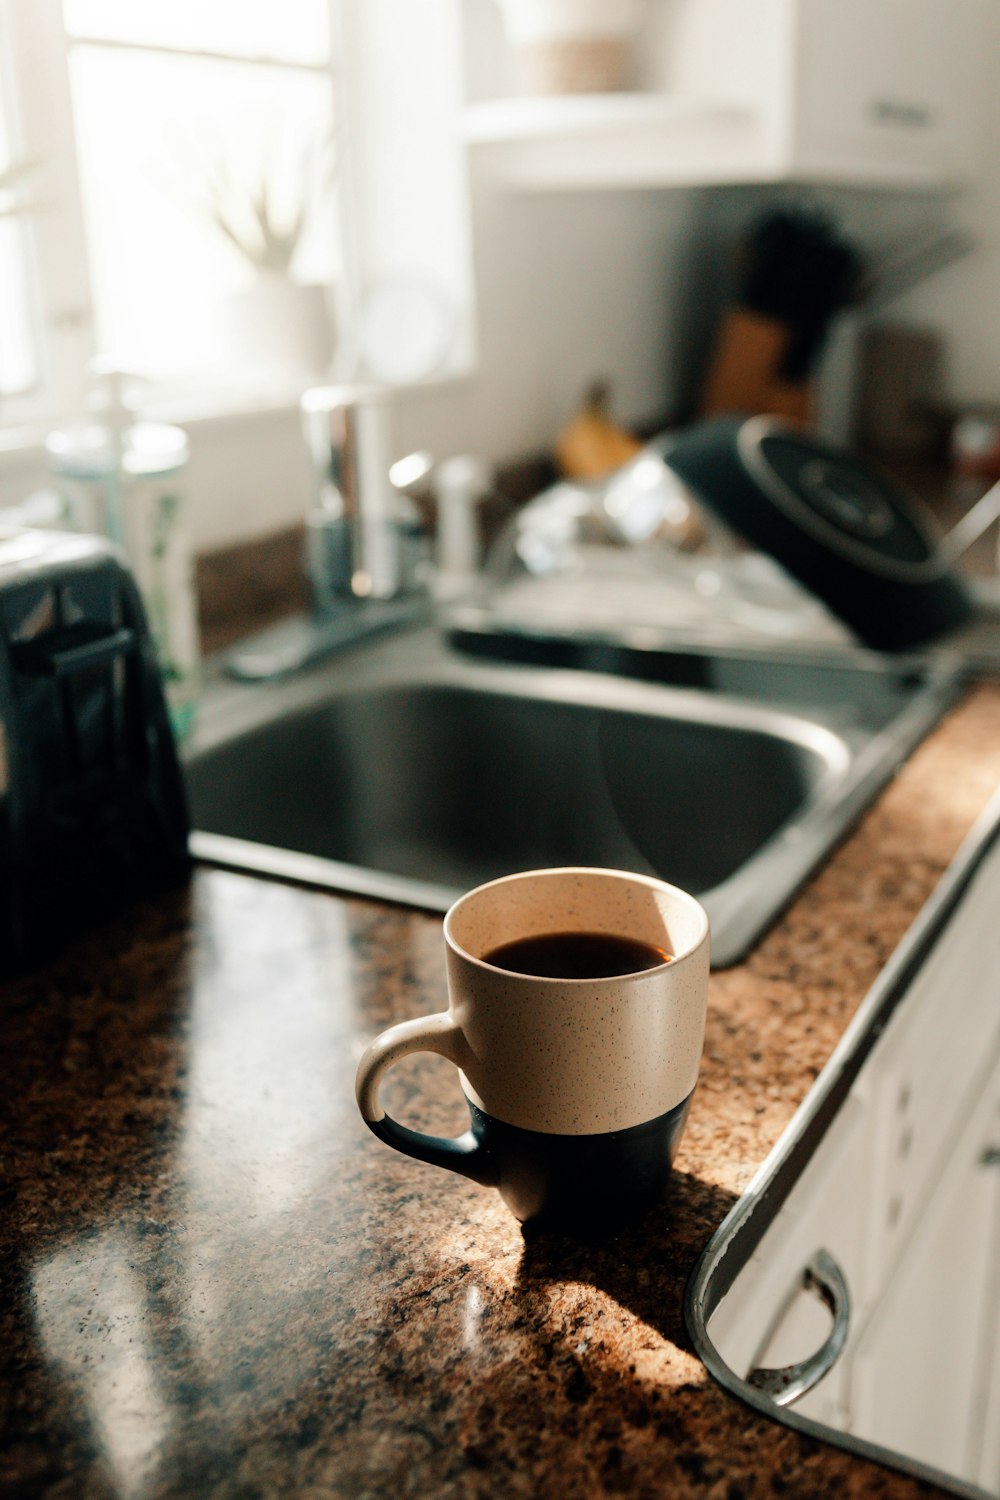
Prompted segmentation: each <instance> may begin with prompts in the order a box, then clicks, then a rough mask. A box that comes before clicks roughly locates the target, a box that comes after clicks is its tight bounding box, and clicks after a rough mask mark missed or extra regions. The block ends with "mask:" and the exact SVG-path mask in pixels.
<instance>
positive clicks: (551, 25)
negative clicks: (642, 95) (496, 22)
mask: <svg viewBox="0 0 1000 1500" xmlns="http://www.w3.org/2000/svg"><path fill="white" fill-rule="evenodd" d="M497 3H498V4H499V6H500V9H501V12H502V14H503V21H504V27H505V30H506V32H507V36H508V38H509V40H510V44H511V48H512V50H513V53H514V59H515V63H516V65H517V70H518V74H519V81H520V83H521V85H522V87H524V88H525V89H526V90H528V91H529V92H531V93H540V94H583V93H594V92H605V91H610V90H615V89H621V88H626V87H627V86H628V82H629V75H630V71H631V65H632V54H633V43H634V40H635V36H636V33H637V31H638V29H639V27H640V25H641V24H642V19H643V16H644V14H645V10H646V0H497Z"/></svg>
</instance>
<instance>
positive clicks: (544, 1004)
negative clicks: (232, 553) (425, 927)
mask: <svg viewBox="0 0 1000 1500" xmlns="http://www.w3.org/2000/svg"><path fill="white" fill-rule="evenodd" d="M444 938H445V959H446V962H447V966H448V995H449V1008H448V1010H447V1011H445V1012H442V1013H440V1014H438V1015H433V1016H417V1017H414V1018H412V1019H411V1020H408V1021H401V1022H399V1023H398V1024H397V1025H395V1026H393V1027H390V1029H389V1030H388V1031H386V1032H383V1033H382V1035H381V1036H380V1037H378V1038H377V1039H376V1040H375V1041H374V1042H372V1044H371V1046H370V1047H369V1048H368V1049H367V1051H366V1052H365V1054H364V1056H363V1057H362V1059H361V1062H360V1063H359V1065H358V1076H357V1081H356V1089H357V1098H358V1104H359V1106H360V1109H361V1113H362V1115H363V1117H364V1119H365V1121H366V1123H367V1124H368V1126H369V1128H370V1129H371V1130H372V1131H373V1132H374V1134H375V1135H377V1136H378V1137H379V1139H380V1140H382V1141H385V1143H386V1144H387V1145H389V1146H392V1147H394V1148H395V1150H397V1151H402V1152H404V1153H405V1154H406V1155H407V1156H413V1157H416V1159H417V1160H418V1161H425V1162H432V1163H434V1164H435V1165H437V1166H440V1167H446V1168H448V1169H449V1170H450V1171H452V1172H458V1173H461V1174H462V1175H463V1176H465V1177H471V1178H472V1179H473V1180H474V1181H475V1182H481V1183H483V1184H484V1185H486V1184H489V1185H491V1186H493V1187H496V1188H498V1189H499V1190H500V1193H501V1194H502V1196H503V1198H504V1200H505V1202H506V1203H507V1204H508V1206H509V1207H510V1209H511V1210H512V1212H513V1213H514V1214H515V1215H516V1217H517V1218H518V1219H520V1220H521V1221H522V1222H523V1223H525V1224H535V1225H537V1224H552V1225H558V1226H559V1227H560V1228H561V1229H564V1230H565V1229H568V1230H570V1231H572V1232H576V1231H578V1230H579V1231H582V1232H585V1233H588V1234H589V1233H591V1232H593V1231H594V1230H597V1231H598V1232H604V1231H605V1230H606V1229H608V1228H610V1227H612V1226H613V1225H614V1224H617V1223H621V1222H623V1221H625V1220H626V1219H629V1218H633V1217H634V1216H635V1215H636V1214H637V1213H641V1212H642V1211H643V1209H644V1208H647V1207H648V1206H649V1204H650V1203H653V1202H655V1200H656V1199H657V1198H658V1197H659V1196H660V1194H661V1193H662V1192H663V1189H664V1188H665V1186H666V1183H667V1181H668V1179H669V1177H670V1172H671V1166H672V1163H673V1158H674V1152H675V1151H676V1149H677V1143H678V1141H679V1140H680V1137H681V1132H682V1131H683V1129H684V1121H685V1119H686V1117H687V1112H688V1107H689V1105H690V1102H691V1095H692V1092H693V1090H694V1086H695V1083H696V1081H697V1077H698V1064H699V1060H700V1057H701V1048H702V1041H703V1037H704V1033H705V1002H706V998H707V993H708V966H709V934H708V920H707V918H706V916H705V913H704V911H703V910H702V908H701V906H700V905H699V904H698V902H697V901H696V900H695V899H694V897H693V896H689V895H687V894H686V893H685V892H684V891H679V890H677V889H676V888H675V887H674V886H670V885H667V884H666V883H665V882H664V881H662V880H656V879H655V878H653V877H652V876H646V875H631V874H628V873H627V872H625V871H622V870H596V869H585V868H579V867H572V868H568V869H562V870H530V871H524V872H523V873H522V874H519V875H507V876H504V877H503V878H502V879H500V880H494V881H490V882H489V883H488V884H487V885H483V886H479V887H478V888H477V889H476V890H474V891H470V892H469V893H468V894H467V895H465V896H462V897H461V898H460V899H459V900H458V901H456V903H455V905H454V906H453V907H452V908H451V910H450V911H449V913H448V915H447V916H446V918H445V923H444ZM421 1050H426V1051H431V1052H439V1053H441V1054H442V1055H443V1056H444V1057H447V1058H448V1059H449V1061H451V1062H453V1063H455V1064H456V1066H457V1067H458V1069H459V1077H460V1080H461V1085H462V1089H463V1092H464V1093H465V1097H466V1100H467V1101H468V1106H469V1129H468V1130H467V1131H466V1132H465V1133H464V1134H463V1135H459V1136H455V1137H454V1138H452V1139H448V1138H439V1137H437V1136H430V1135H424V1134H423V1133H422V1132H420V1131H418V1130H413V1129H411V1128H409V1127H408V1126H406V1125H403V1124H401V1123H399V1122H397V1121H396V1120H393V1119H391V1118H390V1116H389V1115H387V1114H386V1113H385V1110H384V1108H383V1106H382V1105H381V1103H380V1102H379V1086H380V1081H381V1079H382V1077H383V1075H384V1074H385V1072H386V1070H387V1069H388V1068H390V1067H392V1066H393V1064H394V1063H396V1062H397V1061H398V1060H399V1059H400V1058H402V1057H405V1056H406V1054H407V1053H409V1052H417V1051H421Z"/></svg>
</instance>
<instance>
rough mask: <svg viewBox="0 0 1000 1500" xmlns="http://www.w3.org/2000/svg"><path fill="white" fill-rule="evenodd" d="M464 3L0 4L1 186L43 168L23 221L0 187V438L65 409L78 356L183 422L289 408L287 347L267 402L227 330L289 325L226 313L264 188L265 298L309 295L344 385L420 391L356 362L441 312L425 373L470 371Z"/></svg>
mask: <svg viewBox="0 0 1000 1500" xmlns="http://www.w3.org/2000/svg"><path fill="white" fill-rule="evenodd" d="M458 5H459V0H419V4H414V3H413V0H0V172H2V169H3V164H4V162H17V161H20V160H21V159H24V158H28V159H32V160H34V161H35V162H37V163H38V169H37V174H36V176H34V177H32V178H31V181H30V186H31V189H32V192H33V193H34V194H35V198H36V201H35V202H34V203H33V205H32V207H31V211H30V212H29V213H27V214H21V215H11V216H7V217H5V216H4V214H3V209H4V204H5V200H4V197H3V179H2V177H0V340H2V345H3V347H2V351H0V401H2V404H0V422H2V423H3V424H4V425H5V426H10V425H16V424H17V423H18V422H22V421H24V422H30V421H32V419H37V422H38V424H39V425H41V424H42V423H50V422H51V421H52V420H53V419H54V418H57V417H62V416H63V415H66V414H70V413H73V412H77V411H79V410H80V409H81V407H82V404H83V399H84V393H85V387H86V369H87V365H88V362H89V361H90V360H91V359H92V358H93V357H94V356H95V355H100V356H101V357H103V358H105V359H110V360H111V361H113V362H114V363H116V364H118V365H120V366H123V367H125V368H129V369H135V370H137V371H139V372H140V373H143V374H146V375H147V376H149V377H151V378H152V379H153V381H154V383H155V387H156V394H157V395H159V396H161V397H165V398H169V397H170V396H171V395H180V396H182V398H183V400H182V403H181V406H182V408H183V410H184V411H186V412H190V411H191V410H192V409H193V408H192V404H191V403H190V401H189V398H190V397H191V396H192V394H194V395H195V396H196V397H197V396H198V395H199V393H200V394H201V395H202V396H203V397H204V401H203V402H202V403H201V404H202V405H203V408H204V410H205V412H206V414H208V413H210V411H211V410H212V408H213V405H215V404H216V403H215V398H217V397H219V398H221V400H219V401H218V405H221V406H222V407H223V408H226V409H230V410H232V409H234V408H235V409H237V410H238V409H240V408H241V407H243V406H246V407H247V408H249V407H251V406H252V405H253V400H254V392H256V393H257V394H258V395H260V394H263V395H264V396H265V398H266V399H271V398H273V397H277V398H278V399H284V400H293V399H294V394H295V391H296V388H297V385H300V382H297V380H296V379H294V378H291V376H290V374H289V372H290V370H291V369H292V367H293V360H291V359H288V358H285V356H286V355H287V350H284V349H283V350H282V351H281V354H282V358H283V360H284V363H283V364H282V363H281V362H280V361H279V362H278V363H276V364H275V365H274V366H273V367H272V372H273V371H277V372H278V373H277V376H276V378H275V380H274V382H273V384H272V385H270V386H268V385H267V383H266V382H264V384H263V388H262V375H263V369H262V367H258V366H257V365H255V362H254V359H253V358H250V359H248V358H247V354H246V348H245V341H243V340H242V339H241V338H240V337H239V336H238V335H239V332H240V330H243V331H245V330H246V329H247V328H256V327H258V326H259V327H264V326H265V325H268V324H269V326H270V327H271V328H272V330H277V329H286V330H287V329H288V328H289V327H290V326H291V320H290V319H289V318H288V317H287V316H286V314H285V312H284V310H281V309H279V310H275V307H274V306H273V305H272V307H271V311H270V313H268V312H266V311H265V312H263V313H261V312H260V311H259V306H260V304H259V303H258V314H257V321H256V322H255V315H254V314H253V313H248V312H247V311H246V310H245V302H244V301H243V300H242V299H244V298H245V297H246V296H248V295H250V294H251V293H258V292H261V291H262V282H263V281H264V280H266V279H267V278H264V277H261V276H260V275H259V274H258V271H259V267H258V266H256V265H255V264H254V263H253V262H254V261H255V255H254V254H253V253H251V254H250V255H249V256H248V255H247V254H246V253H244V252H243V251H242V250H241V249H240V248H239V247H238V245H237V244H236V243H235V242H234V240H235V241H239V242H240V243H241V244H242V245H244V246H246V245H251V246H256V249H257V250H261V249H262V237H261V224H260V214H259V211H258V209H257V208H255V206H254V205H255V200H260V197H261V194H262V193H263V194H264V196H265V198H266V205H267V209H266V212H267V229H266V235H269V236H270V239H269V247H270V248H269V255H268V256H262V257H261V258H262V259H263V260H264V261H267V260H268V259H269V258H270V260H272V261H274V262H275V263H277V264H281V263H282V261H283V257H285V256H286V254H287V252H288V248H289V244H290V243H291V241H290V240H289V239H288V236H287V231H288V230H289V227H290V226H293V225H294V224H296V222H297V221H298V218H299V216H300V214H301V215H302V216H303V229H302V233H301V234H300V235H298V236H295V237H294V245H293V248H294V254H293V255H292V256H291V262H290V275H289V277H286V278H282V277H280V276H278V277H271V278H270V288H271V293H276V292H277V291H279V290H281V289H282V288H287V283H288V280H292V281H295V282H297V283H299V284H304V285H306V286H311V287H312V288H313V290H315V289H317V288H323V289H326V294H327V295H326V300H327V302H328V303H332V304H333V313H334V316H333V320H332V321H333V325H334V327H335V329H336V333H337V358H338V365H337V378H348V379H349V378H352V377H353V376H355V375H356V376H357V377H358V378H362V379H366V378H367V379H374V378H385V379H393V378H398V379H399V380H400V381H401V382H402V383H405V382H406V380H407V379H408V378H420V375H419V374H418V375H416V376H412V375H408V374H406V373H404V374H403V375H399V376H393V375H384V376H382V377H380V376H379V374H378V372H377V370H376V369H375V368H374V367H369V368H366V366H365V363H364V357H363V345H364V334H363V330H364V328H365V327H366V326H370V327H373V328H375V330H376V334H378V332H379V329H380V326H381V325H380V324H379V322H378V316H381V317H382V320H383V322H384V315H385V310H386V308H389V309H390V310H391V313H392V319H393V330H392V331H393V337H394V341H395V344H398V343H399V342H400V337H401V335H400V334H399V328H400V326H401V318H402V320H403V321H405V319H406V318H407V317H408V318H409V322H410V324H411V325H412V324H413V323H414V320H415V318H416V316H417V313H421V314H425V313H426V309H427V308H428V307H431V308H432V309H434V310H435V311H437V312H439V313H440V316H439V324H440V327H439V328H438V329H437V330H436V332H437V333H439V334H440V337H439V338H438V342H437V344H436V345H435V350H436V349H437V348H438V347H440V348H441V349H442V350H443V351H444V353H442V354H441V355H440V358H438V355H437V354H436V353H435V354H434V358H435V359H438V364H437V366H436V367H435V368H434V370H433V371H427V372H425V373H427V375H428V376H430V375H433V376H434V377H437V376H444V377H448V376H450V375H452V374H455V373H458V372H461V371H462V370H465V369H468V367H469V363H470V360H471V347H472V344H471V326H472V320H471V306H472V296H471V287H472V276H471V255H470V248H469V226H468V206H467V198H466V185H465V175H464V167H463V162H462V158H461V148H460V146H459V143H458V139H457V135H456V132H455V130H454V115H455V111H456V109H457V107H458V101H459V94H460V86H459V44H458V38H459V10H458ZM4 48H5V49H6V54H7V58H8V65H7V66H4V60H3V49H4ZM342 58H343V59H345V60H346V61H345V64H344V65H343V66H342V65H341V59H342ZM4 112H5V113H4ZM219 219H224V220H225V221H226V222H225V224H224V225H221V224H220V223H219V222H218V220H219ZM279 283H280V285H279ZM414 289H416V290H414ZM331 292H332V295H330V294H331ZM311 305H312V306H316V305H317V304H316V302H315V300H314V301H313V303H312V304H311ZM400 305H402V306H403V309H404V312H403V314H402V315H400V314H399V313H398V309H399V307H400ZM372 307H374V309H375V312H374V313H373V314H371V315H370V316H369V318H368V325H366V323H365V315H366V310H367V311H369V312H370V310H371V308H372ZM376 315H378V316H376ZM359 330H362V332H361V333H359ZM417 332H418V333H420V332H421V330H420V329H418V330H417ZM410 333H411V336H412V335H413V329H412V326H411V328H410ZM414 337H415V336H414ZM376 341H377V340H376ZM277 342H278V343H279V344H280V343H281V339H280V338H279V339H277ZM417 342H420V343H422V346H423V347H428V346H429V344H430V342H431V341H430V340H429V339H428V338H426V337H423V336H422V337H421V339H419V340H417ZM382 343H383V344H384V338H383V339H382ZM297 347H298V346H296V348H297ZM383 352H384V351H383ZM393 352H394V353H395V352H396V350H395V346H394V350H393ZM310 353H311V354H313V355H314V354H315V353H316V351H315V348H313V349H311V350H310ZM264 363H266V361H264ZM390 363H391V362H390ZM403 364H404V365H405V361H404V362H403ZM396 365H397V367H398V366H399V361H398V360H397V361H396ZM313 368H314V366H313ZM304 371H305V366H304V365H303V366H302V367H301V368H300V369H299V370H298V373H299V374H301V373H303V372H304ZM311 372H312V371H311V370H310V372H309V373H311ZM282 392H283V396H282ZM244 396H245V397H247V398H248V399H246V400H244V399H243V398H244Z"/></svg>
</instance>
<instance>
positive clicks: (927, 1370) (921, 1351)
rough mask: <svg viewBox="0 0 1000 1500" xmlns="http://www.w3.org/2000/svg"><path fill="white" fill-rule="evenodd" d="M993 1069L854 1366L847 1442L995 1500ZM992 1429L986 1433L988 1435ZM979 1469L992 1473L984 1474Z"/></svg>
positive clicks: (999, 1123) (997, 1089)
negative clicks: (865, 1443)
mask: <svg viewBox="0 0 1000 1500" xmlns="http://www.w3.org/2000/svg"><path fill="white" fill-rule="evenodd" d="M998 1130H1000V1065H998V1066H996V1067H995V1068H994V1071H993V1076H992V1078H991V1079H990V1080H989V1083H988V1086H987V1087H986V1089H985V1090H984V1091H983V1093H982V1095H981V1097H980V1099H979V1101H978V1105H977V1108H976V1109H975V1111H974V1112H973V1115H972V1117H971V1119H970V1120H969V1121H968V1123H967V1125H966V1128H965V1129H964V1131H963V1132H962V1135H961V1138H960V1139H959V1141H958V1143H957V1145H956V1148H955V1150H954V1151H953V1153H952V1155H951V1159H950V1160H949V1162H948V1164H947V1170H946V1173H945V1175H944V1177H943V1179H942V1181H941V1182H940V1184H939V1186H938V1190H937V1191H936V1193H935V1194H934V1196H933V1198H932V1200H931V1202H930V1203H929V1205H928V1207H927V1208H926V1210H925V1211H924V1214H923V1215H922V1217H921V1221H920V1224H919V1226H918V1229H917V1231H916V1233H915V1234H914V1235H913V1237H912V1238H911V1239H910V1241H909V1242H908V1244H907V1246H906V1250H905V1252H904V1254H903V1256H902V1258H901V1260H900V1263H899V1266H898V1268H897V1270H896V1273H895V1274H894V1275H893V1277H892V1279H891V1280H890V1281H889V1282H888V1284H887V1285H886V1287H885V1289H884V1292H883V1295H882V1297H881V1298H880V1301H879V1304H878V1307H877V1308H876V1310H875V1312H874V1314H873V1316H872V1318H871V1320H870V1322H869V1324H868V1327H867V1328H865V1329H864V1331H863V1333H862V1335H861V1337H860V1338H859V1339H858V1341H857V1344H856V1346H855V1348H854V1350H853V1355H852V1359H851V1362H850V1395H849V1402H850V1407H851V1420H850V1431H851V1432H852V1433H854V1434H856V1435H857V1436H859V1437H864V1438H868V1439H870V1440H871V1441H873V1442H878V1443H881V1444H883V1445H884V1446H886V1447H888V1448H893V1449H896V1450H898V1451H899V1452H902V1453H908V1454H910V1455H912V1456H913V1457H914V1458H917V1459H921V1460H922V1461H923V1462H925V1463H928V1464H932V1465H935V1466H936V1467H938V1468H941V1469H944V1470H946V1471H947V1472H948V1473H951V1474H958V1475H962V1476H964V1477H966V1478H968V1479H970V1480H973V1481H976V1482H978V1483H980V1484H982V1485H983V1487H984V1488H985V1489H986V1490H987V1492H988V1493H992V1494H996V1493H1000V1466H998V1465H997V1464H996V1461H995V1448H996V1433H995V1428H996V1426H997V1423H998V1421H1000V1413H998V1412H997V1411H996V1408H994V1409H993V1410H992V1411H990V1410H988V1401H989V1387H990V1384H991V1379H990V1377H991V1373H992V1372H993V1371H994V1368H995V1364H996V1359H997V1353H998V1349H1000V1301H998V1299H997V1292H998V1287H997V1285H996V1276H995V1271H996V1267H997V1264H998V1261H1000V1218H998V1207H1000V1167H998V1166H997V1165H994V1164H993V1156H992V1153H993V1152H994V1151H997V1150H998V1148H1000V1136H998ZM987 1426H989V1428H990V1430H989V1433H988V1437H987V1433H986V1431H985V1429H986V1428H987ZM986 1469H989V1470H991V1472H989V1473H987V1472H985V1470H986Z"/></svg>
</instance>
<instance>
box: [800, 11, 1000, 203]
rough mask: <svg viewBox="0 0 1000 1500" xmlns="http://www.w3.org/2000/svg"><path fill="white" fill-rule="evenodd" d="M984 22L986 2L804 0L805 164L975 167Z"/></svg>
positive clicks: (802, 125) (906, 168)
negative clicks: (972, 153)
mask: <svg viewBox="0 0 1000 1500" xmlns="http://www.w3.org/2000/svg"><path fill="white" fill-rule="evenodd" d="M977 20H981V18H980V17H979V9H978V4H977V0H800V6H799V34H798V41H797V55H798V64H797V67H796V84H795V87H796V92H797V98H796V103H795V109H794V118H795V121H796V124H795V127H794V134H795V145H794V153H795V156H796V158H797V159H798V161H799V163H800V164H801V165H803V166H805V167H806V168H808V167H810V166H815V167H816V169H817V170H825V171H827V172H832V171H836V170H837V168H838V166H839V167H844V168H846V167H847V166H848V164H850V163H854V164H855V165H856V166H857V167H860V168H862V169H864V168H866V167H868V168H870V169H871V170H872V172H873V173H875V172H876V171H878V170H880V169H884V168H886V167H888V166H890V165H892V166H895V167H897V168H898V169H899V170H900V172H901V173H902V174H903V175H905V174H906V173H907V172H908V171H909V172H913V173H914V174H915V175H920V174H921V173H923V172H925V171H928V170H932V169H937V170H939V171H941V172H943V173H945V174H949V175H950V174H951V173H956V172H960V171H961V170H962V169H963V168H965V167H966V161H965V157H966V154H967V152H968V147H969V141H970V136H971V125H972V109H973V107H974V101H973V99H972V97H971V95H972V94H973V92H974V81H975V77H976V55H977V47H976V45H975V36H976V32H977Z"/></svg>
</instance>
